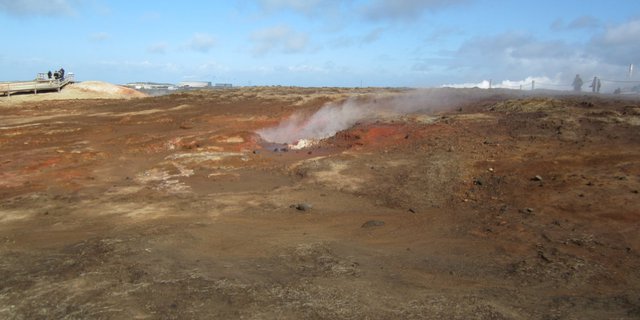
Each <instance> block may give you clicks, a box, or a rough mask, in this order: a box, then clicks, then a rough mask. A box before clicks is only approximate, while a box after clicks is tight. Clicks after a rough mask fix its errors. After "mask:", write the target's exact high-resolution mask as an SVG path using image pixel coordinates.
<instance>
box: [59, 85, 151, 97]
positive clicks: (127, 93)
mask: <svg viewBox="0 0 640 320" xmlns="http://www.w3.org/2000/svg"><path fill="white" fill-rule="evenodd" d="M65 91H71V92H73V93H77V94H78V95H87V94H89V95H95V96H96V98H116V99H130V98H142V97H146V96H147V95H146V94H144V93H142V92H140V91H136V90H134V89H131V88H127V87H123V86H119V85H115V84H111V83H107V82H102V81H84V82H80V83H74V84H72V85H70V86H68V87H67V88H65Z"/></svg>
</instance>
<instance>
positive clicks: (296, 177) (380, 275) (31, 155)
mask: <svg viewBox="0 0 640 320" xmlns="http://www.w3.org/2000/svg"><path fill="white" fill-rule="evenodd" d="M66 90H67V89H65V90H63V93H64V91H66ZM94 91H95V90H94ZM107 91H108V90H107ZM104 92H105V90H103V93H104ZM55 94H56V93H51V94H48V95H50V96H52V97H55V96H54V95H55ZM61 94H62V93H61ZM123 94H124V95H123ZM132 95H133V96H136V95H135V94H133V93H131V92H127V93H118V92H115V93H113V92H110V93H109V94H108V96H104V95H103V96H101V97H100V99H98V97H97V96H93V97H90V96H84V97H80V98H81V99H76V98H73V97H69V98H66V99H57V100H52V99H44V98H38V99H35V100H34V99H31V98H28V97H19V96H17V95H16V96H12V97H11V98H4V99H3V98H0V152H1V154H2V157H1V158H0V318H3V319H239V318H242V319H638V318H640V271H639V270H640V233H639V231H640V230H639V227H640V225H639V221H640V194H639V192H640V130H639V129H640V99H638V98H637V97H630V96H613V95H611V96H604V95H603V96H597V95H568V94H564V95H549V94H543V93H538V94H531V93H527V92H522V91H502V90H480V89H431V90H408V89H377V88H359V89H344V88H288V87H263V88H261V87H251V88H238V89H224V90H210V91H194V92H189V93H179V94H173V95H168V96H161V97H140V98H133V99H130V98H132ZM104 98H109V99H104ZM124 98H127V99H124ZM10 99H11V100H10ZM292 119H294V120H295V119H298V120H296V121H294V120H292ZM312 119H313V120H312ZM347 120H348V121H347ZM337 125H339V126H337ZM327 126H329V127H331V129H330V130H329V129H326V128H327ZM334 126H335V127H334ZM312 129H313V130H312ZM269 130H271V131H269ZM274 130H275V132H274ZM300 132H304V133H305V134H306V135H315V136H306V135H302V134H301V135H300V136H295V137H292V138H291V141H286V143H285V141H267V139H266V138H265V137H267V136H268V137H276V136H277V137H280V136H283V135H284V136H285V137H288V136H292V135H294V134H297V133H300ZM319 132H321V133H319ZM303 138H304V139H305V140H301V139H303ZM307 138H308V139H307ZM283 139H284V138H283ZM274 140H275V139H274ZM300 141H306V142H308V143H306V142H305V144H300ZM296 147H302V148H299V149H297V148H296Z"/></svg>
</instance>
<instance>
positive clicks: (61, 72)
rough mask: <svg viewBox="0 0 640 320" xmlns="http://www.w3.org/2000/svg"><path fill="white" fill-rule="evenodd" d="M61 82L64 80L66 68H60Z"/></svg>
mask: <svg viewBox="0 0 640 320" xmlns="http://www.w3.org/2000/svg"><path fill="white" fill-rule="evenodd" d="M60 80H64V68H60Z"/></svg>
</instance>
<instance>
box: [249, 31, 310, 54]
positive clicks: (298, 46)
mask: <svg viewBox="0 0 640 320" xmlns="http://www.w3.org/2000/svg"><path fill="white" fill-rule="evenodd" d="M251 40H252V41H253V54H254V55H256V56H260V55H264V54H267V53H269V52H271V51H276V50H278V51H281V52H283V53H298V52H302V51H304V50H305V49H306V47H307V44H308V42H309V37H308V36H307V35H306V34H305V33H302V32H297V31H295V30H293V29H291V28H289V27H287V26H275V27H270V28H266V29H262V30H258V31H256V32H254V33H253V34H252V35H251Z"/></svg>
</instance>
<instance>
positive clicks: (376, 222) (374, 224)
mask: <svg viewBox="0 0 640 320" xmlns="http://www.w3.org/2000/svg"><path fill="white" fill-rule="evenodd" d="M382 226H384V221H380V220H369V221H367V222H365V223H364V224H362V227H361V228H372V227H382Z"/></svg>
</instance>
